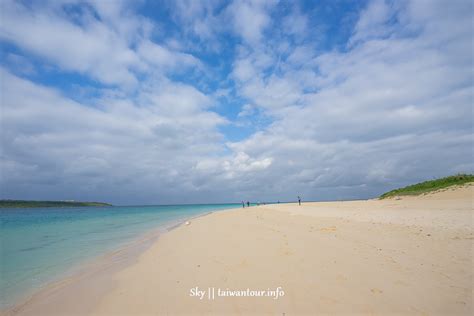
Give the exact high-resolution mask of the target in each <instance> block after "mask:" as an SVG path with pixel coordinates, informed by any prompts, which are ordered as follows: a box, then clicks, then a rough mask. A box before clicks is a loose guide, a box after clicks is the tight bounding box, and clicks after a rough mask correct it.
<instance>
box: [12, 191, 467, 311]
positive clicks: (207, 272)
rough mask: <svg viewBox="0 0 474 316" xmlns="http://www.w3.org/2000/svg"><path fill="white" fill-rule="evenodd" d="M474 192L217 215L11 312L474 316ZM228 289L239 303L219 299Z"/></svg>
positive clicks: (279, 206)
mask: <svg viewBox="0 0 474 316" xmlns="http://www.w3.org/2000/svg"><path fill="white" fill-rule="evenodd" d="M473 196H474V186H472V185H471V186H468V187H463V188H456V189H448V190H444V191H442V192H438V193H435V194H428V195H425V196H420V197H402V198H394V199H386V200H368V201H343V202H320V203H317V202H314V203H313V202H311V203H303V204H302V205H301V206H298V205H297V204H274V205H261V206H258V207H250V208H245V209H236V210H228V211H222V212H215V213H212V214H209V215H206V216H203V217H200V218H196V219H193V220H191V221H190V223H189V224H188V225H186V224H183V225H181V226H179V227H177V228H175V229H173V230H172V231H170V232H167V233H165V234H163V235H161V236H160V237H159V238H158V239H157V240H156V241H155V242H154V243H153V244H152V245H151V246H150V247H149V248H147V249H146V250H145V251H143V252H142V253H141V254H140V255H139V256H138V257H137V258H136V259H135V260H134V261H133V262H132V263H130V264H128V265H127V266H126V267H123V268H121V269H109V270H110V271H108V272H107V271H105V270H106V269H103V270H102V271H100V272H97V273H96V275H95V276H94V275H92V276H89V277H88V278H85V279H82V281H78V282H67V284H66V285H64V286H59V287H57V288H56V289H55V290H49V292H44V293H43V294H41V295H37V296H35V297H33V298H32V299H31V300H30V301H29V302H27V303H26V304H24V305H22V306H21V307H19V308H17V309H15V310H14V311H10V312H9V314H15V315H316V314H344V315H346V314H379V315H388V314H392V315H393V314H403V315H456V314H457V315H472V313H473V305H472V303H473V241H474V234H473V214H474V210H473ZM247 289H248V290H247ZM201 291H204V292H201ZM213 291H214V292H213ZM232 291H242V292H238V293H239V294H241V296H233V297H229V296H222V294H226V293H227V294H229V293H231V292H232ZM232 293H234V294H235V293H237V292H232ZM262 293H264V294H263V295H264V296H246V295H251V294H254V295H259V294H262ZM194 294H196V295H197V294H199V295H198V296H195V295H194ZM212 294H214V296H213V295H212ZM220 294H221V295H220ZM201 295H202V296H201ZM229 295H230V294H229ZM277 295H278V296H277ZM201 297H202V299H201Z"/></svg>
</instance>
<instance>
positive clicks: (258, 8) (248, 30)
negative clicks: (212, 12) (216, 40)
mask: <svg viewBox="0 0 474 316" xmlns="http://www.w3.org/2000/svg"><path fill="white" fill-rule="evenodd" d="M275 4H276V1H272V0H270V1H266V0H244V1H234V2H233V3H232V4H231V5H230V6H229V7H228V8H227V10H228V12H229V15H230V16H231V17H232V21H233V25H234V31H235V32H236V33H237V34H239V35H240V36H241V37H242V38H243V40H244V41H246V42H248V43H249V44H252V45H255V44H258V42H259V41H260V40H261V38H262V36H263V32H264V31H265V29H266V28H267V27H268V26H269V25H270V23H271V19H270V17H269V13H268V10H270V9H271V7H272V6H274V5H275Z"/></svg>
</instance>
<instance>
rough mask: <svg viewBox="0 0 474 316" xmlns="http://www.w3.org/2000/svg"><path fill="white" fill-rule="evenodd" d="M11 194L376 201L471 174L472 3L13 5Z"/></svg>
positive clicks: (7, 33)
mask: <svg viewBox="0 0 474 316" xmlns="http://www.w3.org/2000/svg"><path fill="white" fill-rule="evenodd" d="M0 14H1V16H0V42H1V45H2V50H1V52H0V59H1V66H0V80H1V81H0V83H1V84H0V87H1V135H2V136H1V137H2V138H1V154H0V159H1V165H0V167H1V177H0V185H1V190H0V192H1V196H0V197H1V198H11V199H55V200H57V199H74V200H95V201H107V202H111V203H115V204H153V203H157V204H168V203H196V202H197V203H205V202H227V201H229V202H232V201H241V200H251V201H257V200H260V201H264V200H273V201H276V200H281V201H285V200H294V199H295V197H296V195H301V196H302V197H303V199H306V200H329V199H347V198H367V197H374V196H377V195H378V194H380V193H382V192H384V191H386V190H389V189H392V188H395V187H399V186H401V185H406V184H409V183H413V182H416V181H420V180H426V179H432V178H434V177H438V176H445V175H450V174H453V173H457V172H473V171H474V163H473V162H474V157H473V148H474V147H473V145H474V141H473V119H474V117H473V93H474V89H473V79H474V78H473V22H472V21H473V20H472V19H473V7H472V1H470V0H466V1H463V0H459V1H457V0H455V1H443V0H440V1H434V0H433V1H431V0H430V1H428V0H426V1H383V0H380V1H367V2H366V1H349V0H347V1H333V0H327V1H301V2H293V1H277V0H269V1H263V0H262V1H250V0H240V1H219V0H216V1H213V0H210V1H193V0H190V1H185V0H173V1H118V0H91V1H75V0H53V1H40V2H39V1H32V2H30V1H10V0H2V1H1V13H0Z"/></svg>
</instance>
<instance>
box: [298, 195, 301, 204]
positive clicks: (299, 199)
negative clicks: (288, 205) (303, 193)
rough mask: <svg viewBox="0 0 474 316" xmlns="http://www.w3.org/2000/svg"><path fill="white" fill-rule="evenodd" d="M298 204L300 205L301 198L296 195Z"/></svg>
mask: <svg viewBox="0 0 474 316" xmlns="http://www.w3.org/2000/svg"><path fill="white" fill-rule="evenodd" d="M298 204H299V205H301V197H300V196H299V195H298Z"/></svg>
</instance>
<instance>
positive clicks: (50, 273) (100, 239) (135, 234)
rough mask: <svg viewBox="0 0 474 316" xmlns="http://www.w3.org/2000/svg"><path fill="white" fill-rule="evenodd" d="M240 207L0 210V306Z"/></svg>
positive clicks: (208, 205) (220, 205)
mask: <svg viewBox="0 0 474 316" xmlns="http://www.w3.org/2000/svg"><path fill="white" fill-rule="evenodd" d="M238 207H241V205H240V204H207V205H204V204H199V205H166V206H164V205H163V206H161V205H160V206H111V207H66V208H56V207H48V208H15V209H9V208H1V209H0V307H1V308H6V307H10V306H13V305H14V304H16V303H18V301H19V300H22V299H25V298H27V297H28V296H29V295H31V294H33V293H34V292H35V291H37V290H39V289H40V288H41V287H43V286H45V285H46V284H48V283H50V282H54V281H57V280H60V279H61V278H62V277H64V276H66V275H67V273H70V272H71V271H72V270H73V269H74V268H76V267H79V266H80V265H81V264H84V263H86V262H88V261H91V260H93V259H94V258H96V257H99V256H101V255H104V254H107V253H109V252H113V251H115V250H118V249H120V248H121V247H124V246H125V245H127V244H129V243H131V242H133V241H134V240H136V239H138V238H140V237H141V236H144V235H145V234H146V233H148V232H152V231H157V230H159V229H162V230H165V229H167V228H170V227H172V226H173V225H176V224H178V223H180V222H183V221H185V220H186V219H189V218H192V217H195V216H199V215H203V214H206V213H209V212H212V211H217V210H222V209H230V208H238Z"/></svg>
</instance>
